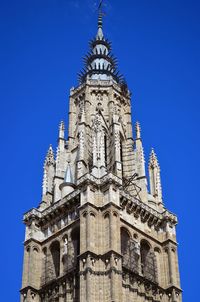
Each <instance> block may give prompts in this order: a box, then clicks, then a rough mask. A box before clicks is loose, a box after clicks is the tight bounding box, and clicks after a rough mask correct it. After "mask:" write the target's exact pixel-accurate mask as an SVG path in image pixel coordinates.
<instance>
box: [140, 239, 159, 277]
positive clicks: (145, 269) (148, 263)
mask: <svg viewBox="0 0 200 302" xmlns="http://www.w3.org/2000/svg"><path fill="white" fill-rule="evenodd" d="M140 255H141V273H142V275H143V276H144V277H146V278H147V279H149V280H151V281H156V260H155V255H154V252H153V251H152V250H151V247H150V245H149V243H148V242H147V241H145V240H144V241H142V242H141V245H140Z"/></svg>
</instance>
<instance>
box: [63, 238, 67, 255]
mask: <svg viewBox="0 0 200 302" xmlns="http://www.w3.org/2000/svg"><path fill="white" fill-rule="evenodd" d="M63 254H64V255H67V254H68V240H67V237H65V239H64V251H63Z"/></svg>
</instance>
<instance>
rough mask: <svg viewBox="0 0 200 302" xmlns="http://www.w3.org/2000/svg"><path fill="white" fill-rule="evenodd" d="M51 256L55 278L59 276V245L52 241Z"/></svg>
mask: <svg viewBox="0 0 200 302" xmlns="http://www.w3.org/2000/svg"><path fill="white" fill-rule="evenodd" d="M50 250H51V255H52V262H53V263H52V264H53V272H54V275H55V276H56V277H58V276H59V275H60V244H59V242H58V241H54V242H53V243H52V245H51V247H50Z"/></svg>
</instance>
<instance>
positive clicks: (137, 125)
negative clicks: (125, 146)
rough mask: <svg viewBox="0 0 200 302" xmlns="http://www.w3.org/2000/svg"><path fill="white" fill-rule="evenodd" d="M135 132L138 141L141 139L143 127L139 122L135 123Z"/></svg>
mask: <svg viewBox="0 0 200 302" xmlns="http://www.w3.org/2000/svg"><path fill="white" fill-rule="evenodd" d="M135 131H136V138H137V139H139V138H141V127H140V123H139V122H138V121H137V122H136V123H135Z"/></svg>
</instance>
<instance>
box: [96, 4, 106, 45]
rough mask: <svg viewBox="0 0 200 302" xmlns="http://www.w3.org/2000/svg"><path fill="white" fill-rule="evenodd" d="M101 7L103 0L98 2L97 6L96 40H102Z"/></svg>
mask: <svg viewBox="0 0 200 302" xmlns="http://www.w3.org/2000/svg"><path fill="white" fill-rule="evenodd" d="M102 6H103V0H101V1H100V3H99V6H98V31H97V36H96V38H97V39H103V31H102V27H103V15H104V14H103V11H102Z"/></svg>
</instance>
